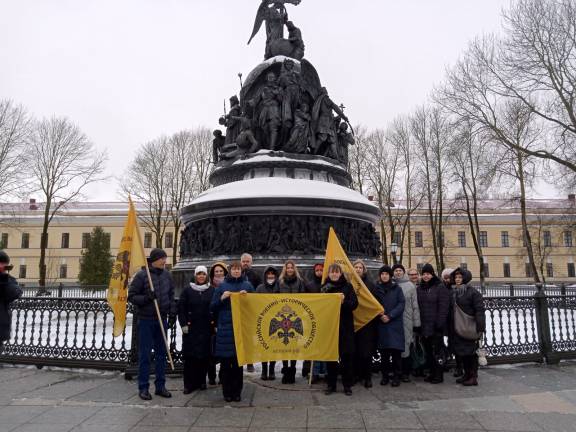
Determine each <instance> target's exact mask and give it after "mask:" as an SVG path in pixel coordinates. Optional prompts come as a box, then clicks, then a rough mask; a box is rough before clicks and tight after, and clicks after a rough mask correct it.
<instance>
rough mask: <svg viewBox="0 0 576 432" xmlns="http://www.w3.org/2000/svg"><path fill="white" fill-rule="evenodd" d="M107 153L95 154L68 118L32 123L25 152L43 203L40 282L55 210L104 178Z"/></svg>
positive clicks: (32, 184)
mask: <svg viewBox="0 0 576 432" xmlns="http://www.w3.org/2000/svg"><path fill="white" fill-rule="evenodd" d="M105 163H106V155H105V154H104V153H98V152H97V151H96V150H95V148H94V145H93V144H92V143H91V142H90V140H89V139H88V137H87V136H86V135H85V134H84V133H83V132H82V131H81V130H80V128H78V126H76V125H75V124H73V123H72V122H71V121H70V120H69V119H67V118H56V117H53V118H50V119H44V120H42V121H41V122H38V123H37V124H35V126H34V128H33V133H32V135H31V138H30V140H29V145H28V146H27V151H26V165H27V167H28V169H29V170H30V177H31V178H30V188H31V191H33V192H40V193H41V194H42V196H43V200H44V202H45V205H44V221H43V224H42V235H41V240H40V264H39V273H40V279H39V285H40V287H41V291H42V290H43V287H44V286H45V284H46V249H47V247H48V228H49V226H50V223H51V222H52V219H53V217H54V215H55V214H56V212H57V211H58V210H59V209H61V208H62V207H63V206H65V205H66V204H67V203H69V202H71V201H74V200H76V199H79V198H80V197H81V196H82V191H83V190H84V188H85V187H86V186H88V185H89V184H91V183H94V182H97V181H100V180H103V177H102V172H103V171H104V167H105Z"/></svg>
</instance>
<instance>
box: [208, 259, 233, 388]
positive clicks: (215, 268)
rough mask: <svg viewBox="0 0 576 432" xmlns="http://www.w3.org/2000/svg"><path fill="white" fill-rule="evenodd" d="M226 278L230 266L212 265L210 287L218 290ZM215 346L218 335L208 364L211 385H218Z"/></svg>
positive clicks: (213, 317) (216, 263) (213, 316)
mask: <svg viewBox="0 0 576 432" xmlns="http://www.w3.org/2000/svg"><path fill="white" fill-rule="evenodd" d="M226 276H228V266H227V265H226V263H225V262H222V261H217V262H215V263H214V264H212V266H211V267H210V287H212V288H214V289H216V288H218V287H219V286H220V284H221V283H222V282H224V279H225V278H226ZM212 319H213V320H214V323H216V322H217V321H218V317H217V316H215V315H212ZM215 330H216V329H215ZM215 344H216V334H214V336H212V355H211V356H210V360H209V362H208V384H210V385H216V363H217V362H218V359H217V357H216V356H215V355H214V349H215V347H214V345H215ZM220 372H221V370H220ZM218 378H220V374H219V375H218ZM220 381H221V380H220Z"/></svg>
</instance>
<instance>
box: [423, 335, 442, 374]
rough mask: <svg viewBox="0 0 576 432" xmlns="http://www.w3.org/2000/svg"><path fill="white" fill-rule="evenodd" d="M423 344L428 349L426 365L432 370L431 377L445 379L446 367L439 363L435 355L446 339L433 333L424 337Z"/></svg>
mask: <svg viewBox="0 0 576 432" xmlns="http://www.w3.org/2000/svg"><path fill="white" fill-rule="evenodd" d="M422 344H423V345H424V350H425V351H426V367H427V368H428V369H429V370H430V378H432V379H435V380H443V379H444V367H443V366H441V365H439V364H438V362H437V361H436V359H435V357H434V355H435V354H436V353H438V352H439V351H440V349H441V348H442V345H443V344H444V340H443V338H442V336H438V335H433V336H426V337H424V338H422Z"/></svg>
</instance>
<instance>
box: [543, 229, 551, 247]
mask: <svg viewBox="0 0 576 432" xmlns="http://www.w3.org/2000/svg"><path fill="white" fill-rule="evenodd" d="M544 247H552V236H551V235H550V231H544Z"/></svg>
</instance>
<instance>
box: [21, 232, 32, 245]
mask: <svg viewBox="0 0 576 432" xmlns="http://www.w3.org/2000/svg"><path fill="white" fill-rule="evenodd" d="M21 248H22V249H28V248H30V233H22V245H21Z"/></svg>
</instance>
